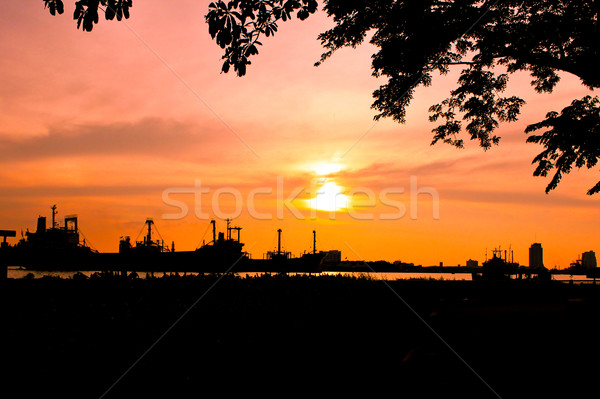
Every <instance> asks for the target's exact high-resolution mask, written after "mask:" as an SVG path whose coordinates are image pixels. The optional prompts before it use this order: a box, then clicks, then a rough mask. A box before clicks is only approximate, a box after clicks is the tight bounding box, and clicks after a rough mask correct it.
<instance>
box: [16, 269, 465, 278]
mask: <svg viewBox="0 0 600 399" xmlns="http://www.w3.org/2000/svg"><path fill="white" fill-rule="evenodd" d="M30 273H31V274H32V275H33V277H34V278H41V277H44V276H51V277H60V278H65V279H69V278H72V277H73V275H74V274H75V273H77V272H74V271H38V270H25V269H21V268H19V267H17V266H9V267H8V278H23V277H25V276H27V275H28V274H30ZM81 273H82V274H84V275H86V276H88V277H89V276H91V275H92V274H93V273H95V272H94V271H83V272H81ZM147 274H148V273H146V272H138V275H139V277H140V278H146V276H147ZM164 274H165V273H162V272H155V273H154V277H162V276H163V275H164ZM167 274H172V273H167ZM234 274H235V275H237V276H240V277H257V276H260V275H263V274H265V273H262V272H242V273H234ZM289 274H290V275H305V274H307V273H289ZM312 274H313V275H315V274H316V275H323V276H336V275H342V276H350V277H367V278H372V279H375V280H388V281H392V280H409V279H424V280H431V279H433V280H471V274H470V273H423V272H420V273H386V272H375V273H362V272H323V273H312ZM179 275H183V274H182V273H179ZM187 275H198V273H187Z"/></svg>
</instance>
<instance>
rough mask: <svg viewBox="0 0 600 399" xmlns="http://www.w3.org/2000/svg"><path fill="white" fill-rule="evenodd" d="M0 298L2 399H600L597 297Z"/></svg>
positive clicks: (335, 290) (560, 293)
mask: <svg viewBox="0 0 600 399" xmlns="http://www.w3.org/2000/svg"><path fill="white" fill-rule="evenodd" d="M0 287H1V288H0V289H1V292H2V315H3V330H4V331H3V336H4V339H3V340H2V362H3V366H5V368H6V367H8V371H7V372H4V373H3V378H2V379H3V380H4V381H3V382H2V386H1V387H0V389H1V392H0V395H1V396H2V397H7V398H8V397H32V396H36V397H78V398H100V397H106V398H112V397H128V398H138V397H139V398H141V397H215V396H217V397H229V396H232V394H240V393H241V394H242V395H243V396H254V394H255V393H258V394H260V395H261V396H273V395H276V396H279V397H290V396H298V395H300V394H306V395H310V396H311V397H324V396H333V397H340V396H344V395H345V394H347V393H352V394H354V395H353V396H357V395H360V394H363V393H364V394H366V395H368V397H380V396H383V394H384V393H385V394H386V396H394V397H449V398H454V397H456V398H463V397H476V398H488V397H490V398H492V397H498V396H500V397H502V398H512V397H569V398H575V397H589V395H593V392H596V393H597V391H596V390H595V388H597V378H598V374H599V370H600V368H599V364H600V356H599V355H600V345H599V343H600V342H599V339H598V337H599V336H600V335H599V332H600V331H599V323H598V321H599V318H600V286H591V285H590V286H577V285H568V284H563V283H558V282H547V283H541V282H538V283H536V282H533V281H522V282H516V281H512V282H498V283H492V282H470V281H424V280H415V281H397V282H387V283H385V282H381V281H373V280H368V279H355V278H350V277H325V276H321V277H277V276H272V277H260V278H250V279H241V278H236V277H230V276H226V277H223V278H222V279H220V280H219V277H218V276H207V277H202V278H200V277H194V278H189V277H188V278H162V279H153V280H119V279H114V278H113V279H97V280H59V279H39V280H26V279H23V280H7V281H0ZM411 309H413V310H414V311H416V312H417V314H418V315H417V314H415V313H413V311H412V310H411ZM186 312H187V313H186ZM184 313H185V315H184ZM182 315H184V316H183V317H182V318H181V316H182ZM180 318H181V319H180ZM177 320H179V322H177ZM176 322H177V323H176ZM174 323H175V325H174ZM173 325H174V326H173ZM172 326H173V327H172ZM428 326H431V327H432V328H433V330H434V331H435V333H434V332H432V330H431V329H430V328H429V327H428ZM165 332H167V333H166V334H165ZM163 334H165V335H164V336H163ZM161 336H163V338H162V339H160V340H159V341H158V342H157V339H159V337H161ZM440 337H441V338H442V339H443V341H445V342H446V343H447V344H448V346H446V344H444V342H443V341H442V339H440ZM149 348H150V350H149V351H148V349H149ZM144 353H146V355H145V356H143V357H141V356H142V355H143V354H144ZM140 357H141V360H140ZM461 359H463V360H464V362H463V360H461ZM136 362H137V363H136ZM132 366H133V367H132ZM128 370H129V371H128ZM124 373H125V374H124ZM103 395H104V396H103Z"/></svg>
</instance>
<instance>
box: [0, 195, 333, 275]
mask: <svg viewBox="0 0 600 399" xmlns="http://www.w3.org/2000/svg"><path fill="white" fill-rule="evenodd" d="M51 209H52V223H51V225H50V227H47V225H46V217H44V216H39V217H38V220H37V230H36V231H35V232H29V231H27V232H26V233H25V234H24V236H23V237H22V239H21V240H20V241H19V242H18V243H17V244H16V245H15V246H8V245H4V246H3V247H2V248H1V249H0V251H1V252H0V256H2V258H3V261H4V262H5V263H7V264H9V265H11V266H21V267H24V268H25V269H30V270H44V271H49V270H53V271H86V270H87V271H91V270H93V271H100V272H110V273H113V272H120V273H127V272H150V273H154V272H183V273H187V272H189V273H225V272H234V271H235V272H242V271H244V272H278V273H287V272H319V271H321V262H322V260H323V258H325V256H326V254H327V253H326V252H316V233H315V232H314V231H313V240H314V242H313V251H312V253H305V254H303V255H301V256H299V257H294V256H292V255H291V253H289V252H284V251H281V229H279V230H278V234H279V244H278V251H277V252H275V251H272V252H268V253H267V254H266V255H265V256H264V257H263V259H251V256H250V255H249V254H248V253H247V252H245V251H244V243H242V242H241V240H240V230H242V228H241V227H238V226H232V225H231V220H230V219H226V223H227V226H226V231H225V232H218V233H217V230H216V221H215V220H211V221H210V224H211V225H212V240H211V241H210V242H208V243H203V244H202V245H201V246H200V247H198V248H196V249H195V250H191V251H176V250H175V243H174V242H172V243H171V246H170V247H169V246H168V245H166V244H165V241H164V239H162V237H161V236H160V233H159V232H158V229H157V228H156V224H155V222H154V220H153V219H151V218H147V219H146V221H145V223H144V227H143V228H142V231H141V232H140V234H139V235H138V237H137V238H136V239H135V240H133V241H132V239H131V237H130V236H124V237H121V238H120V241H119V251H118V252H99V251H97V250H96V249H94V248H92V247H91V246H90V245H89V244H88V243H87V242H86V240H85V237H83V234H82V233H81V232H80V230H79V226H78V220H77V216H76V215H69V216H66V217H65V221H64V225H63V226H59V225H58V223H57V222H56V214H57V208H56V205H53V206H52V208H51ZM154 231H155V234H153V232H154ZM234 231H235V232H237V234H236V236H235V237H233V232H234ZM142 232H144V233H145V234H144V235H143V237H142V239H140V240H138V238H139V236H140V235H141V233H142ZM156 236H158V238H156Z"/></svg>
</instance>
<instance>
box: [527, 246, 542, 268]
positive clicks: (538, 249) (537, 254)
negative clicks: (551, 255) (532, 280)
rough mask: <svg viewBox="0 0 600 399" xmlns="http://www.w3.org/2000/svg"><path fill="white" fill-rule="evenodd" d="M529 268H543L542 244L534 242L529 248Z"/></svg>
mask: <svg viewBox="0 0 600 399" xmlns="http://www.w3.org/2000/svg"><path fill="white" fill-rule="evenodd" d="M529 267H530V268H532V269H540V268H543V267H544V250H543V249H542V244H540V243H538V242H536V243H534V244H531V247H529Z"/></svg>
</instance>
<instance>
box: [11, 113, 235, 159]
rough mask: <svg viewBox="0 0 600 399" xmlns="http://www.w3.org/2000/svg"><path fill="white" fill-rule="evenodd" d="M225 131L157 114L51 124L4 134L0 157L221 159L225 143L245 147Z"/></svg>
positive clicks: (232, 146) (233, 147) (233, 146)
mask: <svg viewBox="0 0 600 399" xmlns="http://www.w3.org/2000/svg"><path fill="white" fill-rule="evenodd" d="M224 130H225V128H221V127H217V128H214V127H210V126H200V125H198V124H194V123H184V122H178V121H175V120H170V119H159V118H146V119H142V120H140V121H138V122H135V123H109V124H86V125H79V126H66V127H64V128H60V127H57V126H53V127H51V128H50V129H49V133H48V134H47V135H45V136H37V137H27V138H25V139H22V140H18V139H16V138H10V139H9V138H0V159H1V160H2V162H6V161H30V160H38V159H48V158H69V157H82V156H84V157H88V156H106V155H109V156H115V155H117V156H118V155H125V156H135V155H144V156H153V157H160V158H176V159H182V158H183V159H188V160H194V161H200V162H201V161H210V160H215V159H221V158H222V154H220V153H219V152H217V153H216V152H215V150H217V149H218V148H220V147H222V146H225V145H226V146H230V147H231V148H232V149H234V150H235V149H238V148H241V147H242V146H243V144H241V143H239V142H236V141H238V140H237V138H236V137H235V136H234V135H233V133H231V132H228V131H224ZM234 152H237V151H234ZM228 153H229V154H231V153H232V152H231V151H228Z"/></svg>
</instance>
